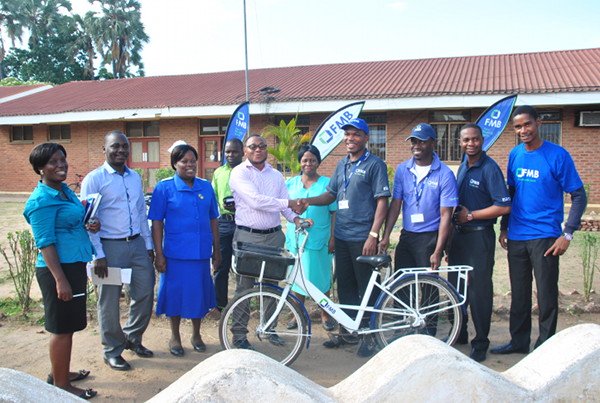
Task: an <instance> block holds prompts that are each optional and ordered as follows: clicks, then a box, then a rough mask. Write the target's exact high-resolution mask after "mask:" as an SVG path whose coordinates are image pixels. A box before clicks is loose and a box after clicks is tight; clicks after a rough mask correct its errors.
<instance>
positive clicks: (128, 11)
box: [88, 0, 149, 78]
mask: <svg viewBox="0 0 600 403" xmlns="http://www.w3.org/2000/svg"><path fill="white" fill-rule="evenodd" d="M88 1H89V2H90V3H91V4H93V3H95V2H98V3H100V5H101V7H102V15H101V16H100V17H99V27H100V29H99V30H98V33H99V35H98V36H97V38H96V47H97V48H98V49H102V50H101V52H100V53H101V56H102V58H103V63H104V64H109V65H110V66H111V67H112V73H113V76H114V77H115V78H123V77H131V76H132V75H133V74H132V72H131V70H130V69H131V67H133V66H135V67H137V71H138V74H139V75H141V76H143V75H144V64H143V63H142V57H141V54H140V53H141V51H142V48H143V46H144V43H147V42H148V39H149V38H148V35H146V32H145V30H144V24H143V23H142V17H141V13H140V2H139V1H138V0H88Z"/></svg>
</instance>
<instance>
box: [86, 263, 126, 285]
mask: <svg viewBox="0 0 600 403" xmlns="http://www.w3.org/2000/svg"><path fill="white" fill-rule="evenodd" d="M131 271H132V270H131V268H129V267H108V276H106V277H104V278H102V277H98V275H97V274H96V273H94V272H93V270H92V264H91V263H88V264H87V275H88V277H89V278H90V279H91V280H92V284H94V285H123V284H130V283H131Z"/></svg>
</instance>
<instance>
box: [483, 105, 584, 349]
mask: <svg viewBox="0 0 600 403" xmlns="http://www.w3.org/2000/svg"><path fill="white" fill-rule="evenodd" d="M512 121H513V127H514V129H515V132H516V134H517V135H518V136H519V139H520V140H521V142H522V143H521V144H519V145H518V146H516V147H515V148H513V149H512V151H511V152H510V155H509V157H508V168H507V174H506V176H507V180H508V187H509V192H510V194H511V196H512V198H513V204H512V211H511V213H510V218H508V219H506V216H504V217H503V218H502V222H501V227H500V229H501V232H500V238H499V242H500V245H502V247H503V248H505V249H508V269H509V272H510V289H511V303H510V324H509V326H510V336H511V340H510V342H509V343H507V344H505V345H502V346H499V347H496V348H493V349H491V350H490V352H491V353H493V354H510V353H524V354H526V353H528V352H529V343H530V341H531V340H530V338H531V293H532V289H531V288H532V281H533V277H532V270H533V275H534V276H535V283H536V286H537V301H538V306H539V337H538V339H537V341H536V342H535V346H534V348H537V347H538V346H539V345H540V344H542V343H544V342H545V341H546V340H547V339H548V338H550V337H551V336H552V335H554V333H555V332H556V322H557V320H558V260H559V256H560V255H562V254H563V253H565V252H566V250H567V248H568V247H569V244H570V242H571V240H572V239H573V232H575V230H577V229H578V228H579V225H580V223H581V216H582V214H583V212H584V211H585V207H586V205H587V196H586V194H585V190H584V188H583V182H581V179H580V177H579V174H578V173H577V169H575V163H574V162H573V159H572V158H571V155H570V154H569V152H568V151H567V150H565V149H564V148H562V147H561V146H558V145H556V144H553V143H551V142H549V141H544V140H542V138H541V137H540V133H539V128H540V126H541V120H540V118H539V116H538V113H537V111H536V110H535V109H534V108H533V107H531V106H528V105H523V106H520V107H518V108H517V109H516V110H515V112H514V113H513V120H512ZM564 193H569V194H570V195H571V201H572V204H571V210H570V211H569V216H568V218H567V222H566V223H565V226H564V231H563V230H562V228H561V224H562V222H563V219H564Z"/></svg>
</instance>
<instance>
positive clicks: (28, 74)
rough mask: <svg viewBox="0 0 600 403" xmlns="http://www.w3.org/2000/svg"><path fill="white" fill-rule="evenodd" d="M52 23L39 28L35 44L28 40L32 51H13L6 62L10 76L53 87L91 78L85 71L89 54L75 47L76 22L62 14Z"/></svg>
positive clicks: (4, 64)
mask: <svg viewBox="0 0 600 403" xmlns="http://www.w3.org/2000/svg"><path fill="white" fill-rule="evenodd" d="M52 20H53V24H52V25H51V26H48V27H47V28H46V29H44V30H41V29H38V31H37V32H36V41H35V42H32V41H29V49H20V48H13V49H11V51H10V52H9V54H8V55H7V56H6V58H5V59H4V61H3V66H4V68H5V70H6V72H7V75H9V76H12V77H17V78H18V79H20V80H23V81H30V80H37V81H43V82H50V83H54V84H62V83H65V82H68V81H73V80H83V79H86V78H87V79H89V77H86V75H85V68H84V66H85V63H86V53H85V51H84V50H83V48H81V47H79V46H78V45H77V44H76V41H77V39H78V31H77V26H76V24H75V20H74V19H73V18H72V17H70V16H68V15H62V14H58V15H56V16H53V17H52Z"/></svg>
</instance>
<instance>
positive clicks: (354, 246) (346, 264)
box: [335, 238, 379, 326]
mask: <svg viewBox="0 0 600 403" xmlns="http://www.w3.org/2000/svg"><path fill="white" fill-rule="evenodd" d="M363 245H364V241H363V242H353V241H343V240H341V239H338V238H335V273H336V279H337V284H338V298H339V300H340V304H344V305H360V302H361V301H362V298H363V295H364V294H365V290H366V289H367V285H368V284H369V279H370V278H371V273H372V272H373V268H372V267H371V266H369V265H368V264H365V263H358V262H357V261H356V258H357V257H359V256H361V255H362V250H363ZM378 295H379V292H378V289H377V288H375V289H373V293H372V294H371V297H370V298H369V305H370V306H373V304H374V303H375V301H376V300H377V296H378ZM344 311H345V312H346V314H347V315H348V316H350V317H351V318H356V313H357V311H354V310H348V309H345V310H344ZM368 323H369V315H368V314H366V315H365V316H364V317H363V320H362V323H361V325H362V326H367V325H368Z"/></svg>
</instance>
